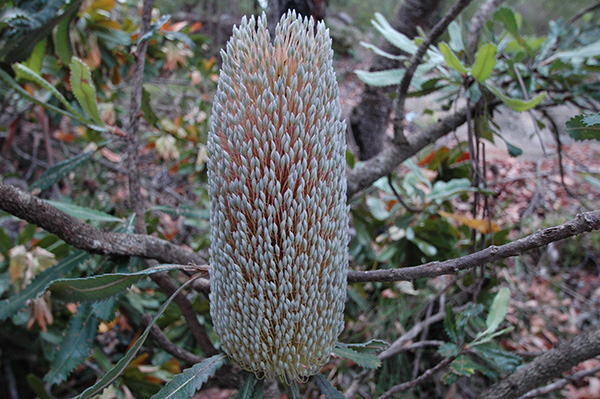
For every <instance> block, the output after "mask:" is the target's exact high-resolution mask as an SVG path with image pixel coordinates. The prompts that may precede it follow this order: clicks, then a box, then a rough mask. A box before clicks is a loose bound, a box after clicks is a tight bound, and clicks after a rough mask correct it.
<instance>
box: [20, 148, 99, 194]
mask: <svg viewBox="0 0 600 399" xmlns="http://www.w3.org/2000/svg"><path fill="white" fill-rule="evenodd" d="M94 154H95V151H85V152H82V153H80V154H77V155H76V156H74V157H73V158H69V159H67V160H65V161H62V162H61V163H58V164H56V165H54V166H52V167H51V168H49V169H48V170H46V171H45V172H44V173H42V175H41V176H40V177H39V179H37V180H36V182H35V183H33V184H32V185H31V189H32V190H33V189H34V188H39V189H40V190H42V191H43V190H45V189H47V188H48V187H51V186H52V185H53V184H55V183H58V182H59V181H60V180H62V179H63V178H64V177H66V176H67V175H68V174H69V173H71V171H73V170H75V169H76V168H77V167H78V166H79V165H81V164H83V163H85V162H87V161H88V160H89V159H90V158H92V157H93V156H94Z"/></svg>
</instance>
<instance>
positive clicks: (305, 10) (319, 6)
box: [267, 0, 327, 36]
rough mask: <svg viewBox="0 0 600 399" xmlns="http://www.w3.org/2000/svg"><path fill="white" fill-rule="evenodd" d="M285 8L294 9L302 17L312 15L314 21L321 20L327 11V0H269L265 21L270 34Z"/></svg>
mask: <svg viewBox="0 0 600 399" xmlns="http://www.w3.org/2000/svg"><path fill="white" fill-rule="evenodd" d="M287 10H296V12H297V13H298V14H300V15H302V16H304V17H313V18H314V19H315V21H322V20H324V19H325V13H326V11H327V0H269V13H268V15H267V16H268V18H267V20H268V21H267V23H268V28H269V33H270V34H271V36H273V33H274V32H275V26H276V25H277V23H278V22H279V19H280V18H281V16H282V15H283V14H285V13H286V12H287Z"/></svg>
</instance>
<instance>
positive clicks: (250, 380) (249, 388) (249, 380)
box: [235, 373, 256, 399]
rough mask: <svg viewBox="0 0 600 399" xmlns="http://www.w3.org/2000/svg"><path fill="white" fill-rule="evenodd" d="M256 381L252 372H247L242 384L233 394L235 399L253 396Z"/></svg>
mask: <svg viewBox="0 0 600 399" xmlns="http://www.w3.org/2000/svg"><path fill="white" fill-rule="evenodd" d="M255 383H256V377H255V376H254V373H248V376H247V377H246V381H244V385H243V386H242V387H241V388H240V390H239V392H238V393H237V395H236V396H235V397H236V399H252V398H253V397H254V396H253V395H252V394H253V393H254V384H255Z"/></svg>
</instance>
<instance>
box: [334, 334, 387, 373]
mask: <svg viewBox="0 0 600 399" xmlns="http://www.w3.org/2000/svg"><path fill="white" fill-rule="evenodd" d="M387 347H388V343H387V342H385V341H381V340H378V339H372V340H370V341H368V342H365V343H362V344H347V343H343V342H338V343H337V344H336V345H335V348H334V349H333V353H334V354H335V355H336V356H339V357H345V358H346V359H350V360H352V361H353V362H355V363H356V364H358V365H359V366H360V367H365V368H369V369H375V368H378V367H379V366H381V360H379V358H378V357H377V354H378V353H379V352H381V351H382V350H384V349H385V348H387Z"/></svg>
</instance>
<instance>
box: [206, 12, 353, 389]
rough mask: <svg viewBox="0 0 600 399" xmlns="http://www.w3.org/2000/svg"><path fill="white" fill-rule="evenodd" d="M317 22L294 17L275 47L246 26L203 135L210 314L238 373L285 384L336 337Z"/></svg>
mask: <svg viewBox="0 0 600 399" xmlns="http://www.w3.org/2000/svg"><path fill="white" fill-rule="evenodd" d="M332 56H333V53H332V50H331V39H330V38H329V34H328V31H327V29H326V28H325V26H324V24H322V23H319V24H317V25H316V27H315V24H314V22H313V21H312V20H309V19H302V18H301V17H298V16H297V15H296V14H294V13H288V14H287V15H286V16H284V17H283V18H282V20H281V21H280V23H279V25H278V26H277V28H276V33H275V37H274V40H273V42H271V40H270V37H269V33H268V31H267V29H266V19H265V17H264V16H262V17H259V18H258V19H255V18H250V19H246V18H244V19H243V20H242V23H241V25H240V26H239V27H236V28H234V32H233V36H232V38H231V39H230V41H229V43H228V44H227V49H226V51H224V52H222V57H223V66H222V70H221V76H220V80H219V86H218V91H217V95H216V98H215V102H214V106H213V113H212V118H211V123H210V130H209V138H208V154H209V160H208V168H209V169H208V172H209V195H210V199H211V228H212V235H211V272H210V278H211V294H210V302H211V316H212V318H213V323H214V327H215V331H216V333H217V335H218V337H219V340H220V344H221V347H222V348H223V350H224V351H225V352H226V353H227V354H228V355H229V356H230V357H231V358H232V359H233V360H234V361H235V362H236V363H238V364H239V365H240V366H242V367H243V368H245V369H247V370H249V371H252V372H255V373H257V374H258V375H259V376H260V375H268V376H277V377H278V378H280V379H281V380H283V381H287V382H290V381H291V380H294V379H302V378H304V377H307V376H310V375H312V374H314V373H315V372H316V371H317V370H318V367H320V366H322V365H323V364H325V363H326V362H327V361H328V359H329V355H330V353H331V350H332V349H333V346H334V345H335V342H336V340H337V336H338V335H339V333H340V332H341V330H342V329H343V309H344V301H345V298H346V273H347V264H348V259H347V242H348V208H347V205H346V178H345V151H346V145H345V123H344V122H343V121H342V120H341V109H340V104H339V93H338V86H337V82H336V80H335V74H334V71H333V65H332Z"/></svg>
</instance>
